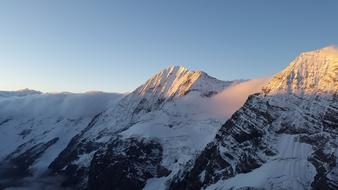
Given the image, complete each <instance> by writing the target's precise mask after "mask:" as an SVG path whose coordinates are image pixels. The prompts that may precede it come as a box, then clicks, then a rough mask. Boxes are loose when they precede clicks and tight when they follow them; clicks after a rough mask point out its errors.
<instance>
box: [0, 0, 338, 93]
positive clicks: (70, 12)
mask: <svg viewBox="0 0 338 190" xmlns="http://www.w3.org/2000/svg"><path fill="white" fill-rule="evenodd" d="M337 44H338V1H336V0H310V1H308V0H298V1H295V0H284V1H277V0H275V1H268V0H255V1H251V0H236V1H235V0H211V1H206V0H194V1H193V0H183V1H182V0H168V1H165V0H140V1H139V0H134V1H131V0H120V1H117V0H116V1H115V0H95V1H94V0H58V1H53V0H30V1H26V0H0V90H16V89H21V88H31V89H36V90H42V91H45V92H46V91H47V92H59V91H71V92H84V91H91V90H100V91H109V92H126V91H131V90H133V89H135V88H136V87H137V86H138V85H140V84H142V83H143V82H145V80H147V79H148V78H149V77H151V76H152V75H153V74H155V73H156V72H157V71H159V70H161V69H163V68H166V67H168V66H170V65H183V66H185V67H187V68H188V69H192V70H203V71H205V72H207V73H208V74H210V75H211V76H214V77H216V78H219V79H222V80H232V79H248V78H257V77H261V76H271V75H273V74H275V73H276V72H278V71H280V70H281V69H283V68H284V67H286V66H287V65H288V63H289V62H290V61H292V60H293V59H294V58H295V57H296V56H297V55H298V54H299V53H300V52H302V51H309V50H313V49H318V48H321V47H324V46H328V45H337Z"/></svg>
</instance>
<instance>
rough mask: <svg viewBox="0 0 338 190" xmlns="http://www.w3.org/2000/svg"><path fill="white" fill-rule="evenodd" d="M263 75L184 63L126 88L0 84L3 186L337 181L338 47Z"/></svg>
mask: <svg viewBox="0 0 338 190" xmlns="http://www.w3.org/2000/svg"><path fill="white" fill-rule="evenodd" d="M258 81H259V82H255V83H253V82H251V83H250V81H243V80H234V81H221V80H218V79H216V78H213V77H211V76H209V75H208V74H206V73H205V72H202V71H190V70H188V69H186V68H184V67H181V66H175V67H169V68H166V69H164V70H162V71H160V72H159V73H157V74H155V75H154V76H153V77H151V78H150V79H149V80H147V81H146V82H145V83H144V84H143V85H141V86H140V87H138V88H137V89H136V90H134V91H133V92H131V93H129V94H124V95H122V94H115V93H99V92H97V93H84V94H72V93H60V94H57V93H56V94H45V93H41V92H38V91H32V90H22V91H14V92H6V91H0V142H1V143H0V189H6V188H29V189H46V188H49V189H103V190H105V189H148V190H149V189H154V190H155V189H156V190H157V189H225V190H226V189H232V190H233V189H294V190H298V189H338V167H337V163H338V158H337V157H338V150H337V147H338V140H337V139H338V138H337V135H338V49H337V48H336V47H326V48H323V49H320V50H315V51H311V52H305V53H302V54H301V55H300V56H299V57H297V58H296V59H295V60H294V61H293V62H292V63H291V64H290V65H289V66H287V67H286V68H285V69H284V70H283V71H281V72H280V73H278V74H276V75H275V76H274V77H273V78H272V79H269V80H267V79H264V80H258ZM247 86H250V88H247ZM238 89H245V90H241V91H239V90H238ZM230 94H231V95H230ZM250 94H251V95H250ZM246 97H248V98H246ZM245 100H246V101H245ZM224 102H226V103H224ZM231 103H232V104H231ZM243 104H244V105H243ZM228 107H229V108H228ZM230 107H231V109H230ZM236 110H237V111H236Z"/></svg>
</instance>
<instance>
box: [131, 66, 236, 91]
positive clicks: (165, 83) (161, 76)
mask: <svg viewBox="0 0 338 190" xmlns="http://www.w3.org/2000/svg"><path fill="white" fill-rule="evenodd" d="M228 84H229V83H227V82H224V81H220V80H217V79H216V78H214V77H211V76H209V75H208V74H206V73H205V72H202V71H190V70H188V69H187V68H185V67H183V66H171V67H169V68H166V69H163V70H162V71H160V72H159V73H157V74H155V75H154V76H153V77H151V78H150V79H149V80H147V82H146V83H145V84H143V85H142V86H140V87H139V88H137V89H136V91H135V92H134V93H136V94H138V95H140V96H149V95H151V96H163V97H174V96H176V97H179V96H184V95H186V94H187V93H189V92H192V91H197V92H200V93H201V95H204V96H210V95H212V94H215V93H217V92H219V91H220V90H223V89H224V87H225V86H227V85H228Z"/></svg>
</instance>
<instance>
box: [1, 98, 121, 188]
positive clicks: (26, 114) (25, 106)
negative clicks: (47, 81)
mask: <svg viewBox="0 0 338 190" xmlns="http://www.w3.org/2000/svg"><path fill="white" fill-rule="evenodd" d="M3 94H12V95H11V96H7V97H6V98H2V99H0V141H1V143H0V189H2V188H3V187H2V186H4V187H5V186H11V185H14V186H15V185H22V184H21V183H23V181H17V180H16V179H18V180H19V179H22V178H30V180H28V179H27V181H34V180H36V179H39V177H40V176H41V174H42V173H44V172H45V171H46V169H47V168H48V166H49V164H50V163H51V162H52V161H53V160H54V159H55V158H56V157H57V156H58V154H59V153H60V152H61V151H62V150H63V149H64V148H65V147H66V146H67V144H68V143H69V141H70V140H71V139H72V138H73V137H74V136H75V135H77V134H78V133H79V132H80V131H81V130H82V129H84V128H85V127H86V126H87V125H88V124H89V123H90V121H91V120H92V118H93V117H94V116H95V115H97V114H99V113H100V112H103V111H104V110H106V109H107V107H108V106H109V105H111V106H112V105H113V104H114V102H115V101H117V100H118V99H120V97H121V95H119V94H110V93H99V92H97V93H84V94H72V93H59V94H42V93H33V95H32V93H29V94H30V95H27V93H26V92H25V94H26V95H22V96H21V95H17V94H22V93H21V92H16V93H14V92H10V93H5V92H4V93H3ZM13 94H15V95H13ZM23 185H24V184H23Z"/></svg>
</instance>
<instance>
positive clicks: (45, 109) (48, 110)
mask: <svg viewBox="0 0 338 190" xmlns="http://www.w3.org/2000/svg"><path fill="white" fill-rule="evenodd" d="M121 96H122V95H121V94H115V93H103V92H91V93H82V94H76V93H56V94H48V93H47V94H36V95H29V96H23V97H17V96H14V97H7V98H0V108H1V109H0V116H26V115H29V116H47V117H48V116H59V117H67V118H78V117H93V116H94V115H96V114H98V113H100V112H102V111H104V110H106V109H108V108H109V106H111V105H113V104H114V102H116V101H117V100H118V99H119V98H120V97H121Z"/></svg>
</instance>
